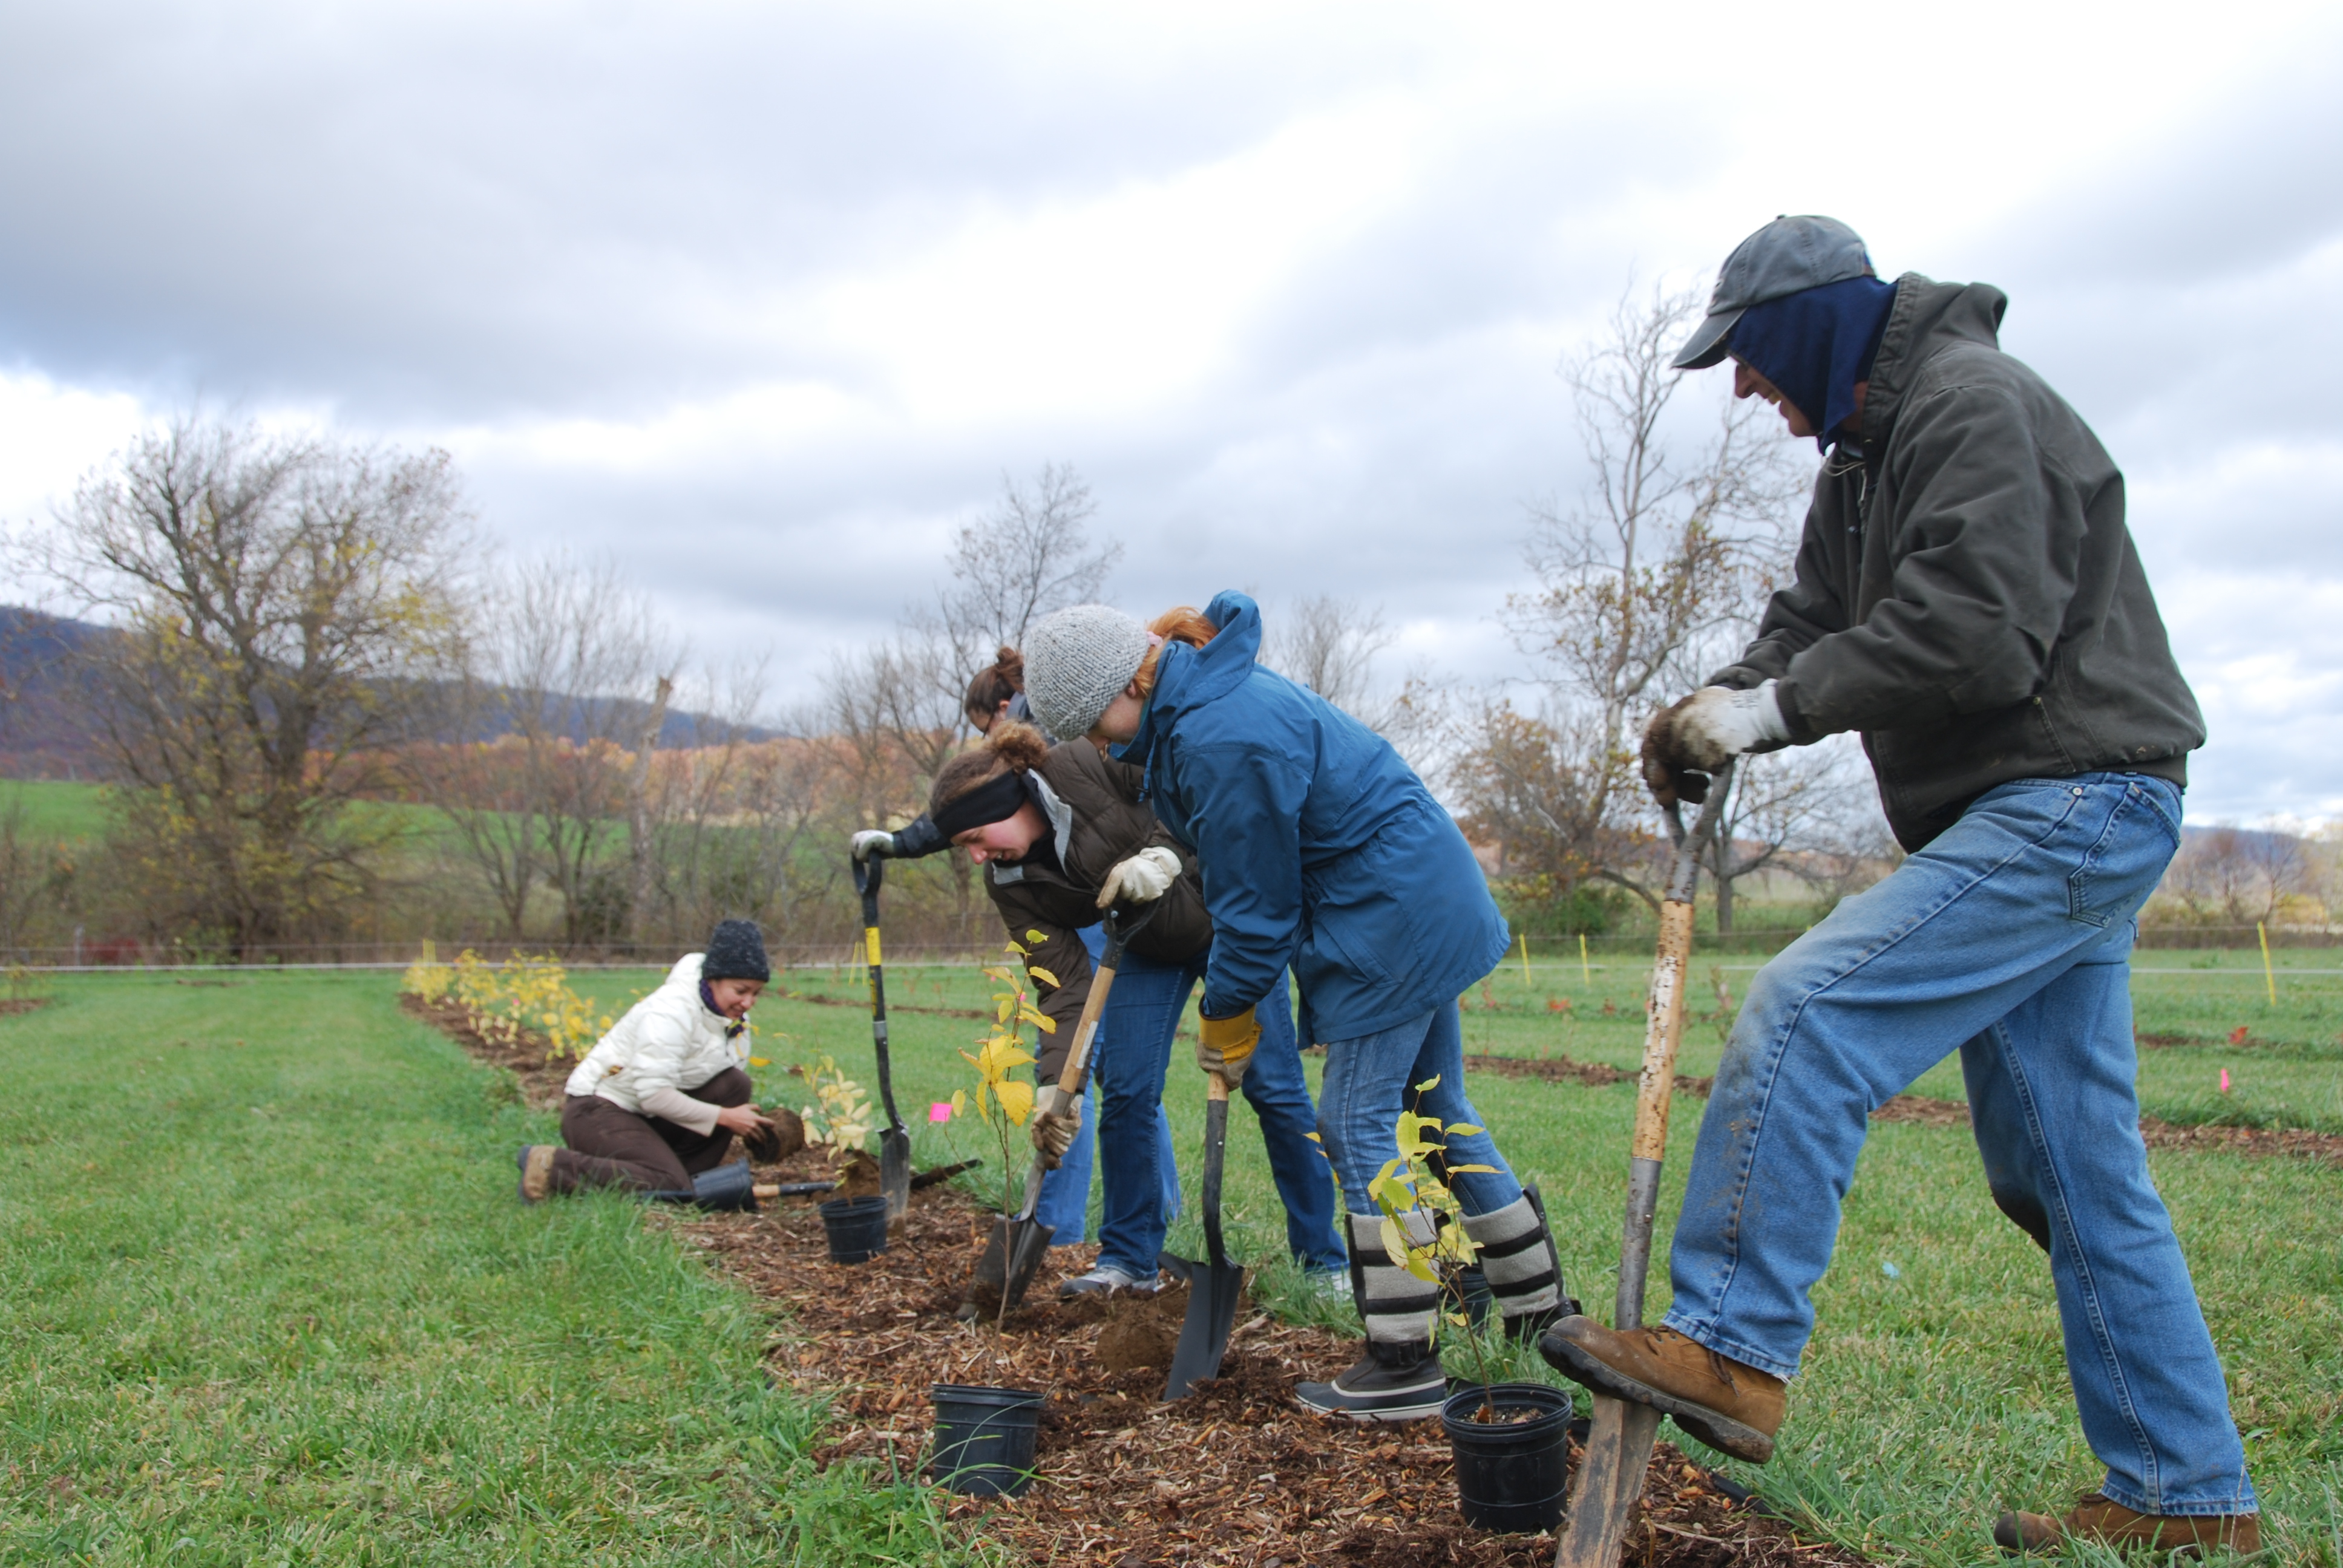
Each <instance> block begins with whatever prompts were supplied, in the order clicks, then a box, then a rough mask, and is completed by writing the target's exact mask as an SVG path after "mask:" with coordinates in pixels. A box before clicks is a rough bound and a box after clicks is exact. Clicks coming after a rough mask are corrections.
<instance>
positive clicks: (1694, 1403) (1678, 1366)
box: [1538, 1317, 1784, 1464]
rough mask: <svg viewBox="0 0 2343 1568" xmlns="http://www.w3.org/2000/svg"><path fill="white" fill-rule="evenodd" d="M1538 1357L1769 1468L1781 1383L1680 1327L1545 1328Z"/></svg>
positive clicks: (1569, 1321)
mask: <svg viewBox="0 0 2343 1568" xmlns="http://www.w3.org/2000/svg"><path fill="white" fill-rule="evenodd" d="M1538 1354H1540V1355H1542V1356H1544V1357H1545V1359H1546V1363H1547V1364H1548V1365H1550V1366H1552V1367H1553V1368H1554V1371H1556V1372H1560V1373H1561V1374H1562V1375H1563V1376H1564V1377H1566V1378H1570V1379H1572V1380H1574V1381H1575V1382H1582V1383H1584V1384H1585V1385H1586V1386H1587V1387H1588V1388H1591V1389H1593V1390H1594V1392H1597V1393H1606V1394H1609V1395H1610V1396H1611V1397H1612V1398H1613V1399H1624V1400H1630V1401H1633V1402H1634V1403H1636V1404H1648V1405H1650V1406H1652V1407H1653V1408H1654V1409H1655V1410H1659V1411H1663V1412H1665V1413H1667V1414H1668V1415H1670V1416H1673V1417H1674V1418H1675V1423H1676V1424H1677V1425H1678V1426H1680V1427H1682V1428H1684V1430H1685V1431H1686V1432H1690V1433H1692V1434H1693V1435H1694V1437H1696V1438H1698V1439H1700V1440H1701V1442H1704V1443H1706V1444H1708V1445H1709V1447H1711V1448H1716V1449H1722V1450H1724V1451H1725V1452H1727V1453H1729V1454H1731V1455H1733V1456H1734V1457H1735V1459H1745V1460H1747V1461H1748V1462H1750V1463H1752V1464H1763V1463H1765V1462H1766V1461H1767V1460H1769V1459H1771V1458H1773V1457H1774V1434H1775V1432H1779V1431H1781V1430H1782V1410H1783V1404H1784V1399H1783V1394H1782V1380H1781V1379H1780V1378H1777V1377H1775V1376H1773V1375H1772V1374H1771V1373H1769V1372H1759V1371H1758V1370H1757V1369H1756V1368H1755V1367H1750V1366H1744V1365H1742V1364H1741V1363H1740V1362H1736V1361H1733V1360H1730V1359H1728V1358H1726V1357H1725V1356H1722V1355H1719V1354H1718V1353H1717V1352H1715V1351H1713V1350H1710V1349H1709V1348H1708V1347H1707V1346H1706V1345H1704V1344H1701V1343H1699V1342H1696V1341H1694V1340H1688V1339H1686V1338H1684V1335H1682V1334H1680V1333H1678V1332H1675V1331H1674V1329H1630V1330H1628V1331H1627V1332H1625V1333H1619V1332H1614V1331H1613V1330H1610V1329H1606V1328H1604V1326H1603V1325H1602V1324H1601V1323H1598V1322H1595V1321H1594V1319H1592V1318H1588V1317H1569V1318H1564V1319H1563V1320H1562V1322H1558V1323H1556V1324H1554V1327H1552V1328H1550V1329H1548V1330H1546V1332H1545V1333H1544V1335H1543V1336H1541V1337H1540V1339H1539V1340H1538Z"/></svg>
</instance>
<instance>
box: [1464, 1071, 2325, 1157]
mask: <svg viewBox="0 0 2343 1568" xmlns="http://www.w3.org/2000/svg"><path fill="white" fill-rule="evenodd" d="M1464 1065H1465V1066H1466V1067H1467V1068H1469V1069H1470V1070H1473V1071H1474V1072H1486V1073H1490V1074H1493V1075H1494V1076H1496V1077H1498V1078H1537V1079H1543V1080H1544V1081H1547V1082H1549V1083H1584V1084H1588V1085H1591V1086H1592V1087H1594V1088H1596V1089H1601V1088H1604V1087H1606V1086H1608V1085H1610V1084H1614V1083H1632V1082H1634V1080H1635V1076H1636V1075H1635V1074H1634V1073H1633V1072H1630V1071H1628V1070H1626V1069H1624V1068H1619V1067H1610V1066H1606V1065H1605V1064H1604V1063H1602V1062H1591V1061H1573V1060H1571V1059H1570V1058H1568V1057H1566V1056H1551V1057H1542V1058H1531V1057H1521V1056H1468V1057H1466V1058H1465V1059H1464ZM1714 1087H1715V1079H1713V1078H1693V1077H1690V1076H1688V1075H1686V1074H1684V1073H1681V1072H1679V1073H1677V1074H1676V1092H1677V1093H1678V1094H1691V1095H1697V1096H1699V1097H1701V1098H1703V1099H1705V1098H1706V1097H1707V1095H1708V1092H1709V1091H1710V1090H1711V1089H1712V1088H1714ZM1871 1116H1872V1120H1874V1121H1909V1122H1917V1123H1918V1124H1920V1125H1921V1126H1924V1127H1966V1126H1967V1125H1968V1124H1969V1108H1968V1102H1967V1101H1960V1100H1935V1099H1931V1098H1929V1097H1928V1096H1926V1095H1922V1094H1899V1095H1897V1096H1896V1098H1895V1099H1893V1100H1891V1101H1888V1102H1887V1103H1886V1104H1885V1105H1883V1106H1881V1107H1880V1108H1879V1109H1878V1110H1876V1111H1873V1112H1872V1113H1871ZM2139 1135H2140V1137H2141V1138H2142V1139H2144V1140H2146V1141H2147V1146H2148V1147H2149V1148H2150V1149H2219V1150H2226V1151H2228V1152H2230V1153H2232V1154H2255V1155H2271V1154H2298V1155H2305V1156H2308V1157H2309V1158H2311V1159H2314V1160H2326V1161H2332V1162H2334V1163H2337V1164H2343V1135H2338V1134H2336V1133H2332V1132H2312V1131H2308V1130H2306V1129H2304V1128H2299V1127H2183V1126H2179V1125H2177V1124H2176V1123H2173V1122H2170V1121H2163V1120H2161V1119H2159V1118H2157V1117H2154V1116H2143V1117H2141V1118H2140V1119H2139Z"/></svg>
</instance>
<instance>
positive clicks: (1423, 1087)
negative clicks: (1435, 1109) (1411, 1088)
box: [1415, 1072, 1440, 1094]
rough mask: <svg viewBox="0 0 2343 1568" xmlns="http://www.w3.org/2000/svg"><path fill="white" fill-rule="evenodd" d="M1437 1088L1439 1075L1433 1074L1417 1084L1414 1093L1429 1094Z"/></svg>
mask: <svg viewBox="0 0 2343 1568" xmlns="http://www.w3.org/2000/svg"><path fill="white" fill-rule="evenodd" d="M1439 1087H1440V1074H1438V1073H1436V1072H1435V1073H1433V1075H1432V1076H1431V1077H1430V1078H1427V1079H1425V1080H1424V1081H1423V1082H1422V1083H1419V1084H1417V1085H1416V1086H1415V1091H1416V1092H1417V1093H1418V1094H1429V1093H1431V1092H1432V1091H1433V1090H1435V1089H1437V1088H1439Z"/></svg>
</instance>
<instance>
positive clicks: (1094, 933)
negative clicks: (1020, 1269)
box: [1033, 926, 1180, 1276]
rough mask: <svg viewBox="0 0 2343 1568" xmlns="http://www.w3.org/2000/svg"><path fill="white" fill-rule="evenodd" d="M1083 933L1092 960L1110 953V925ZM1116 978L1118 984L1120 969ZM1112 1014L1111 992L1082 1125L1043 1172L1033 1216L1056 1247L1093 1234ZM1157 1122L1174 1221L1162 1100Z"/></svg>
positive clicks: (1167, 1206) (1174, 1192)
mask: <svg viewBox="0 0 2343 1568" xmlns="http://www.w3.org/2000/svg"><path fill="white" fill-rule="evenodd" d="M1081 939H1082V946H1084V947H1086V948H1088V949H1089V950H1090V952H1091V962H1092V963H1093V964H1095V963H1096V962H1098V960H1100V959H1101V958H1102V957H1104V956H1105V954H1106V931H1105V929H1104V928H1103V927H1101V926H1091V927H1089V928H1087V929H1085V930H1083V931H1082V932H1081ZM1142 961H1144V960H1139V959H1137V958H1136V957H1131V958H1127V959H1126V960H1125V964H1124V969H1123V970H1122V973H1128V972H1129V969H1130V965H1131V963H1135V962H1142ZM1115 978H1116V982H1117V986H1118V988H1119V987H1120V985H1121V973H1118V974H1117V976H1116V977H1115ZM1113 1016H1114V993H1113V992H1109V993H1108V996H1107V1010H1106V1011H1105V1013H1103V1014H1101V1017H1100V1019H1099V1030H1098V1034H1097V1036H1096V1037H1095V1038H1094V1039H1093V1040H1091V1070H1090V1074H1089V1079H1090V1081H1088V1082H1087V1083H1085V1084H1083V1085H1082V1125H1081V1130H1080V1131H1077V1132H1076V1133H1075V1134H1074V1142H1073V1147H1072V1148H1071V1149H1069V1150H1067V1151H1066V1157H1065V1158H1064V1159H1063V1160H1061V1161H1059V1162H1058V1168H1057V1169H1056V1170H1054V1171H1050V1172H1048V1173H1046V1174H1045V1175H1043V1176H1042V1178H1041V1200H1040V1201H1038V1202H1037V1203H1035V1204H1034V1205H1033V1218H1034V1219H1035V1220H1036V1221H1039V1222H1040V1223H1041V1224H1044V1225H1047V1226H1049V1227H1050V1228H1051V1230H1053V1231H1056V1232H1057V1233H1056V1234H1055V1235H1053V1236H1051V1238H1050V1245H1051V1246H1053V1247H1071V1246H1072V1245H1074V1244H1075V1243H1076V1242H1078V1241H1088V1240H1089V1239H1090V1223H1091V1171H1092V1170H1093V1169H1095V1166H1096V1161H1097V1149H1098V1131H1097V1130H1098V1120H1099V1093H1098V1085H1099V1065H1098V1064H1099V1059H1100V1058H1101V1057H1102V1056H1103V1054H1104V1053H1105V1051H1106V1049H1107V1039H1108V1035H1109V1033H1110V1032H1111V1031H1110V1030H1108V1028H1107V1020H1109V1019H1111V1018H1112V1017H1113ZM1068 1043H1069V1044H1071V1043H1072V1042H1071V1040H1070V1041H1068ZM1155 1125H1156V1129H1157V1132H1156V1137H1157V1147H1158V1148H1159V1149H1161V1151H1162V1154H1161V1160H1160V1161H1159V1164H1158V1169H1157V1171H1156V1180H1157V1183H1158V1185H1159V1187H1160V1189H1161V1193H1162V1198H1163V1217H1164V1221H1165V1222H1166V1223H1169V1222H1170V1221H1172V1219H1173V1218H1174V1217H1176V1216H1177V1215H1178V1214H1179V1212H1180V1167H1179V1164H1178V1162H1177V1161H1174V1159H1173V1158H1172V1121H1171V1119H1170V1118H1169V1117H1167V1116H1166V1115H1165V1114H1164V1113H1163V1107H1162V1104H1161V1101H1160V1099H1159V1101H1158V1103H1157V1104H1156V1107H1155ZM1113 1181H1115V1178H1114V1177H1110V1178H1109V1182H1110V1185H1111V1184H1112V1183H1113ZM1151 1255H1152V1254H1151ZM1101 1261H1104V1260H1103V1259H1101ZM1117 1266H1118V1267H1121V1265H1117ZM1123 1271H1124V1272H1125V1273H1130V1274H1138V1275H1142V1276H1143V1275H1145V1274H1147V1273H1149V1272H1151V1269H1130V1268H1125V1269H1124V1270H1123Z"/></svg>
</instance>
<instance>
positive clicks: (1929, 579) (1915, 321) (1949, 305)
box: [1715, 273, 2205, 849]
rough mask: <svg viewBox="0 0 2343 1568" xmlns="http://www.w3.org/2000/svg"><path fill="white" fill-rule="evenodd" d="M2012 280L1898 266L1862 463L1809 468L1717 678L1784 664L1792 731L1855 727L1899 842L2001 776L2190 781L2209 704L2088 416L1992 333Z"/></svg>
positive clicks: (1804, 735) (1915, 841) (1926, 831)
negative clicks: (1795, 543)
mask: <svg viewBox="0 0 2343 1568" xmlns="http://www.w3.org/2000/svg"><path fill="white" fill-rule="evenodd" d="M2007 304H2008V299H2007V297H2006V296H2005V295H2003V293H2002V292H2001V291H2000V290H1999V289H1997V288H1994V287H1990V286H1987V285H1985V284H1967V285H1963V284H1948V283H1936V282H1932V281H1930V280H1929V279H1927V278H1925V277H1922V276H1918V275H1917V274H1909V273H1907V274H1906V276H1903V277H1902V278H1900V279H1898V280H1897V283H1896V304H1895V307H1894V309H1893V310H1892V311H1891V312H1890V313H1889V315H1888V318H1887V327H1886V330H1885V335H1884V336H1883V337H1882V338H1881V340H1880V345H1879V355H1878V357H1877V359H1876V361H1875V364H1874V367H1873V369H1872V373H1871V385H1870V389H1869V391H1868V392H1867V394H1866V395H1865V402H1864V407H1863V422H1862V447H1863V451H1864V452H1865V457H1864V458H1863V459H1862V460H1859V461H1858V460H1854V459H1850V458H1846V457H1843V456H1840V455H1838V454H1834V455H1833V457H1832V458H1831V460H1830V461H1829V462H1827V463H1825V465H1824V467H1823V471H1822V474H1821V476H1820V477H1818V478H1816V479H1815V498H1814V505H1813V507H1812V508H1811V509H1810V510H1808V512H1807V513H1806V525H1805V538H1804V539H1803V541H1802V542H1801V543H1800V545H1799V548H1798V560H1797V573H1796V580H1795V582H1794V583H1793V584H1792V586H1790V587H1789V588H1785V589H1783V590H1782V591H1781V592H1779V593H1777V594H1775V596H1774V598H1773V602H1772V603H1771V605H1769V606H1768V607H1767V608H1766V611H1765V619H1764V620H1763V621H1762V622H1761V623H1760V624H1759V626H1758V632H1757V639H1756V640H1755V642H1753V643H1751V644H1750V645H1749V647H1748V648H1747V649H1746V650H1745V651H1744V652H1743V654H1742V656H1741V658H1740V661H1739V662H1738V663H1736V664H1735V665H1733V666H1732V667H1731V668H1727V669H1725V670H1723V671H1721V672H1719V674H1718V675H1717V676H1716V677H1715V681H1716V683H1718V684H1722V685H1726V686H1735V687H1742V688H1747V687H1751V686H1755V685H1756V684H1757V683H1758V682H1760V681H1763V680H1767V679H1778V680H1779V681H1780V682H1781V685H1780V686H1779V687H1778V688H1777V693H1778V695H1779V697H1780V699H1781V703H1782V712H1783V717H1784V718H1785V719H1786V720H1787V721H1788V724H1789V728H1790V731H1791V734H1792V736H1793V737H1794V738H1795V739H1796V740H1797V741H1798V742H1799V743H1801V744H1804V743H1807V742H1811V741H1814V740H1818V739H1821V738H1822V737H1824V736H1825V735H1832V734H1836V733H1838V732H1839V731H1841V730H1847V729H1855V730H1860V731H1862V732H1863V743H1864V749H1865V751H1867V752H1868V753H1869V754H1870V757H1871V763H1872V768H1873V770H1874V771H1875V773H1876V774H1877V775H1878V779H1879V796H1880V800H1881V803H1882V804H1883V805H1884V806H1885V808H1886V810H1887V820H1888V824H1889V825H1890V826H1891V827H1893V828H1894V829H1895V830H1896V839H1897V840H1898V841H1900V842H1901V843H1902V844H1903V845H1904V847H1905V848H1906V849H1918V848H1919V847H1920V846H1921V845H1923V844H1925V843H1926V842H1927V841H1928V840H1929V839H1933V838H1935V837H1936V835H1937V834H1938V833H1941V832H1943V831H1944V830H1945V829H1946V828H1947V827H1949V826H1951V825H1952V823H1953V822H1954V821H1955V820H1956V819H1957V818H1958V817H1959V816H1960V814H1961V812H1962V811H1963V810H1964V809H1966V808H1967V806H1968V804H1969V802H1970V801H1972V800H1974V799H1976V797H1977V796H1978V795H1980V794H1982V793H1984V792H1985V791H1986V790H1987V789H1992V788H1993V787H1994V786H1995V785H1996V784H2004V783H2007V782H2008V781H2009V780H2011V779H2025V778H2065V777H2067V776H2069V775H2072V774H2077V773H2087V772H2096V771H2102V770H2106V771H2131V772H2137V773H2151V774H2154V775H2156V776H2157V778H2160V779H2170V780H2172V781H2173V782H2174V783H2176V784H2184V785H2185V784H2186V783H2187V753H2188V752H2190V751H2192V750H2194V749H2196V748H2197V747H2199V746H2201V745H2203V744H2204V743H2205V721H2204V719H2203V718H2202V717H2201V716H2200V715H2199V714H2198V712H2197V699H2196V698H2195V697H2194V696H2192V695H2191V694H2190V692H2189V689H2188V683H2187V681H2186V680H2184V679H2183V678H2181V675H2180V669H2179V667H2178V665H2177V664H2176V663H2175V662H2174V661H2173V658H2172V649H2171V648H2170V646H2169V645H2168V644H2167V641H2166V639H2165V635H2164V622H2163V619H2162V618H2160V617H2159V616H2158V615H2157V610H2156V598H2155V596H2154V595H2152V594H2151V593H2150V592H2149V591H2148V587H2147V573H2146V572H2145V571H2143V570H2142V569H2141V567H2140V563H2139V554H2138V552H2137V550H2136V549H2134V548H2132V541H2131V535H2130V533H2129V531H2128V530H2127V528H2125V526H2124V486H2123V475H2122V474H2121V473H2119V472H2117V468H2116V466H2115V462H2114V460H2113V459H2112V458H2110V457H2108V456H2107V450H2106V448H2105V447H2101V446H2100V445H2099V442H2098V437H2096V436H2094V435H2092V434H2091V430H2090V427H2088V426H2087V425H2086V424H2084V423H2083V421H2082V419H2081V417H2079V416H2078V415H2077V414H2076V412H2075V411H2074V410H2073V409H2072V408H2070V407H2067V406H2066V403H2065V402H2064V401H2063V400H2062V399H2061V398H2060V397H2058V395H2057V394H2056V393H2055V392H2053V391H2051V390H2050V388H2049V387H2048V385H2047V384H2046V383H2045V382H2044V381H2043V379H2042V378H2041V377H2039V376H2036V374H2035V373H2034V372H2033V371H2032V370H2029V369H2028V368H2026V367H2025V366H2024V365H2022V364H2020V363H2019V362H2018V361H2016V359H2013V358H2011V357H2009V356H2008V355H2006V354H2004V353H2002V352H2001V349H2000V347H1999V346H1998V342H1997V339H1996V333H1997V331H1998V329H1999V327H2000V326H2001V315H2002V311H2003V309H2004V308H2005V307H2006V306H2007Z"/></svg>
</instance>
